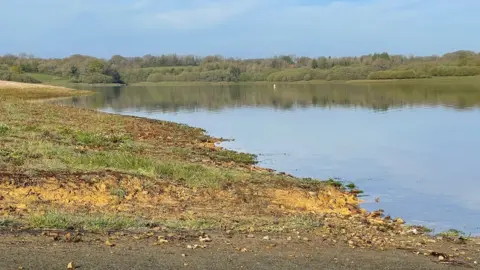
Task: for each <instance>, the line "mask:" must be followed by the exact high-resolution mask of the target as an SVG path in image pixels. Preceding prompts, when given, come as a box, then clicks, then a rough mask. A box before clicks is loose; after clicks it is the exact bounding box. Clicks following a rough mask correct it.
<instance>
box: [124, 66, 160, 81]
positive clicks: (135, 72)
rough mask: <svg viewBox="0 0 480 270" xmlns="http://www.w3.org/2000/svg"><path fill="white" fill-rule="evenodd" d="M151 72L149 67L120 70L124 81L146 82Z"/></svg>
mask: <svg viewBox="0 0 480 270" xmlns="http://www.w3.org/2000/svg"><path fill="white" fill-rule="evenodd" d="M152 72H153V71H152V70H151V69H132V70H127V71H124V72H121V73H120V76H121V79H122V81H124V82H125V83H137V82H146V81H147V78H148V76H150V74H152Z"/></svg>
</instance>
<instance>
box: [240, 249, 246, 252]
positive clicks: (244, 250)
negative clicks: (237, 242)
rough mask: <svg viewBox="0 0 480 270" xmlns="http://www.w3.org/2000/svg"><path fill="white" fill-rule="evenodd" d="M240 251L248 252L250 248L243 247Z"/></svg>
mask: <svg viewBox="0 0 480 270" xmlns="http://www.w3.org/2000/svg"><path fill="white" fill-rule="evenodd" d="M240 251H241V252H247V251H248V249H246V248H242V249H241V250H240Z"/></svg>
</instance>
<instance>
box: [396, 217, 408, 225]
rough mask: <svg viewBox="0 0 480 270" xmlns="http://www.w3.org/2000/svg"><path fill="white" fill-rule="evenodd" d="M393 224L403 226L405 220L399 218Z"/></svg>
mask: <svg viewBox="0 0 480 270" xmlns="http://www.w3.org/2000/svg"><path fill="white" fill-rule="evenodd" d="M394 221H395V223H397V224H405V220H403V219H401V218H396V219H395V220H394Z"/></svg>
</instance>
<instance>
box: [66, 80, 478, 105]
mask: <svg viewBox="0 0 480 270" xmlns="http://www.w3.org/2000/svg"><path fill="white" fill-rule="evenodd" d="M96 90H97V91H99V92H101V95H95V96H90V97H79V98H75V99H74V100H73V105H76V106H80V105H83V106H88V107H91V108H103V107H105V106H108V107H110V108H112V109H113V110H115V111H121V110H123V109H132V108H137V109H141V110H158V111H179V110H196V109H208V110H219V109H222V108H232V107H246V106H250V107H271V108H276V109H282V110H288V109H292V108H295V107H347V108H351V107H360V108H369V109H373V110H375V111H388V110H391V109H395V108H402V107H405V106H439V105H441V106H449V107H453V108H456V109H469V108H474V107H478V106H479V105H480V85H470V84H426V83H425V84H409V83H397V84H393V83H392V84H383V83H382V84H320V85H319V84H317V85H315V84H303V85H301V84H298V85H281V86H279V87H277V88H276V89H273V88H270V87H268V86H255V85H234V86H170V87H166V86H165V87H161V91H159V87H156V86H129V87H108V88H98V89H96Z"/></svg>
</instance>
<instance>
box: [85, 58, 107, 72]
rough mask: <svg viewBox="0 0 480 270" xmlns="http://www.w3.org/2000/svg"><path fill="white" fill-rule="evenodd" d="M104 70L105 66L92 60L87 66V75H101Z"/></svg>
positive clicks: (96, 60) (99, 61) (98, 61)
mask: <svg viewBox="0 0 480 270" xmlns="http://www.w3.org/2000/svg"><path fill="white" fill-rule="evenodd" d="M104 69H105V64H104V63H103V62H102V61H101V60H98V59H94V60H92V61H90V62H89V63H88V64H87V72H88V73H103V70H104Z"/></svg>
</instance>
